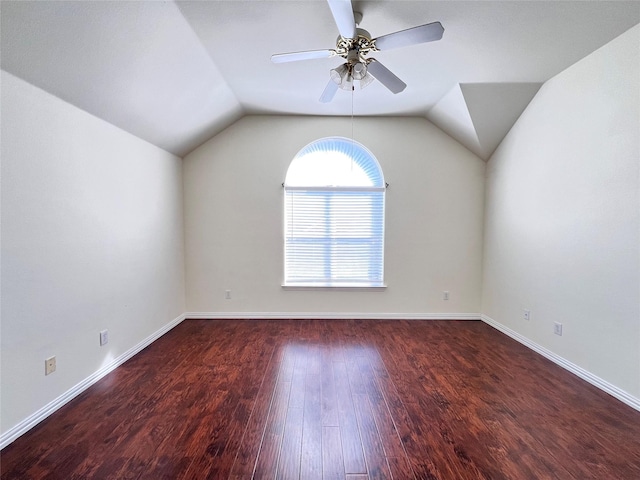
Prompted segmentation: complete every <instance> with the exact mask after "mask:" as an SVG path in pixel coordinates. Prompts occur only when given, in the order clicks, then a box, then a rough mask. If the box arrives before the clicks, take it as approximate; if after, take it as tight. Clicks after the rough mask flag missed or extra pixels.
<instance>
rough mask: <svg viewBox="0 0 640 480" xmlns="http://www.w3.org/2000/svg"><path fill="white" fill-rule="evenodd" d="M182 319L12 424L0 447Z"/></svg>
mask: <svg viewBox="0 0 640 480" xmlns="http://www.w3.org/2000/svg"><path fill="white" fill-rule="evenodd" d="M184 319H185V315H184V314H182V315H180V316H179V317H177V318H175V319H173V320H172V321H170V322H169V323H167V324H166V325H165V326H163V327H162V328H160V330H158V331H156V332H154V333H152V334H151V335H149V336H148V337H147V338H145V339H144V340H142V341H141V342H140V343H138V344H137V345H135V346H134V347H132V348H130V349H129V350H127V351H126V352H124V353H123V354H122V355H120V356H119V357H118V358H116V359H114V360H113V361H112V362H111V363H109V364H108V365H105V366H104V367H102V368H101V369H100V370H98V371H96V372H94V373H93V374H91V375H89V376H88V377H87V378H85V379H84V380H82V381H81V382H80V383H78V384H77V385H75V386H74V387H72V388H70V389H69V390H67V391H66V392H65V393H63V394H62V395H60V396H59V397H58V398H56V399H54V400H52V401H51V402H49V403H48V404H46V405H45V406H44V407H42V408H41V409H40V410H38V411H37V412H35V413H33V414H32V415H29V416H28V417H27V418H25V419H24V420H23V421H21V422H20V423H18V424H17V425H16V426H14V427H13V428H11V429H9V430H7V431H6V432H5V433H3V434H2V436H0V449H2V448H4V447H6V446H7V445H9V444H10V443H11V442H13V441H14V440H15V439H16V438H18V437H19V436H20V435H22V434H24V433H26V432H27V431H28V430H30V429H31V428H33V427H35V426H36V425H37V424H38V423H40V422H41V421H42V420H44V419H45V418H47V417H48V416H49V415H51V414H52V413H54V412H55V411H56V410H58V409H59V408H61V407H63V406H64V405H65V404H67V403H68V402H70V401H71V400H73V399H74V398H75V397H77V396H78V395H80V394H81V393H82V392H84V391H85V390H86V389H87V388H89V387H90V386H91V385H93V384H94V383H96V382H97V381H98V380H100V379H101V378H102V377H104V376H105V375H107V374H108V373H110V372H112V371H113V370H115V369H116V368H117V367H119V366H120V365H122V364H123V363H124V362H126V361H127V360H129V359H130V358H131V357H133V356H134V355H135V354H136V353H138V352H140V351H141V350H142V349H144V348H145V347H147V346H148V345H150V344H151V343H153V342H154V341H155V340H157V339H158V338H160V337H161V336H162V335H164V334H165V333H167V332H168V331H169V330H171V329H172V328H173V327H175V326H176V325H178V324H179V323H180V322H182V321H183V320H184Z"/></svg>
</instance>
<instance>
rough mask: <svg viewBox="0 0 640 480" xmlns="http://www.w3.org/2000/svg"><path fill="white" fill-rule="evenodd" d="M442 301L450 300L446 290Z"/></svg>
mask: <svg viewBox="0 0 640 480" xmlns="http://www.w3.org/2000/svg"><path fill="white" fill-rule="evenodd" d="M442 299H443V300H449V291H448V290H445V291H444V292H442Z"/></svg>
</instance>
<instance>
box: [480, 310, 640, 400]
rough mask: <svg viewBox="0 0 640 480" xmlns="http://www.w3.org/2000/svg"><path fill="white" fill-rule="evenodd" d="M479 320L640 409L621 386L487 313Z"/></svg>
mask: <svg viewBox="0 0 640 480" xmlns="http://www.w3.org/2000/svg"><path fill="white" fill-rule="evenodd" d="M481 320H482V321H483V322H485V323H487V324H489V325H491V326H492V327H493V328H495V329H496V330H500V331H501V332H502V333H504V334H505V335H508V336H509V337H511V338H513V339H514V340H516V341H517V342H520V343H521V344H523V345H524V346H526V347H529V348H530V349H531V350H533V351H534V352H537V353H539V354H540V355H542V356H543V357H545V358H547V359H549V360H551V361H552V362H553V363H555V364H557V365H560V366H561V367H562V368H564V369H565V370H568V371H569V372H571V373H573V374H574V375H577V376H578V377H580V378H581V379H583V380H585V381H587V382H589V383H590V384H592V385H594V386H596V387H598V388H599V389H600V390H603V391H604V392H606V393H608V394H609V395H611V396H613V397H615V398H617V399H618V400H620V401H621V402H623V403H626V404H627V405H629V406H630V407H632V408H634V409H636V410H638V411H640V399H639V398H636V397H634V396H633V395H631V394H629V393H627V392H625V391H624V390H622V389H621V388H618V387H616V386H615V385H612V384H611V383H609V382H607V381H606V380H603V379H601V378H600V377H598V376H596V375H594V374H593V373H591V372H589V371H587V370H585V369H584V368H582V367H579V366H578V365H576V364H575V363H572V362H570V361H569V360H567V359H565V358H563V357H561V356H560V355H557V354H555V353H553V352H552V351H551V350H547V349H546V348H545V347H543V346H541V345H538V344H537V343H535V342H533V341H531V340H529V339H528V338H527V337H525V336H523V335H521V334H519V333H518V332H516V331H514V330H511V329H510V328H509V327H506V326H504V325H502V324H501V323H499V322H496V321H495V320H494V319H492V318H491V317H488V316H487V315H484V314H483V315H481Z"/></svg>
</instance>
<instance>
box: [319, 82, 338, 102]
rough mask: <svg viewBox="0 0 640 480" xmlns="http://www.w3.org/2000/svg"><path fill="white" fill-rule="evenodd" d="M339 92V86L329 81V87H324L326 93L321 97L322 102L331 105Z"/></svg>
mask: <svg viewBox="0 0 640 480" xmlns="http://www.w3.org/2000/svg"><path fill="white" fill-rule="evenodd" d="M337 91H338V84H337V83H336V82H334V81H333V80H329V83H327V86H326V87H324V92H322V95H320V102H321V103H329V102H330V101H331V100H333V97H334V96H335V94H336V92H337Z"/></svg>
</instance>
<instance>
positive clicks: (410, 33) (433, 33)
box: [375, 22, 444, 50]
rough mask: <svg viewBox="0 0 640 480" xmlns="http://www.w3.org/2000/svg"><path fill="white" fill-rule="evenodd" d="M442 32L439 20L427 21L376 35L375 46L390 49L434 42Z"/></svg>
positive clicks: (439, 37) (380, 48) (379, 48)
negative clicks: (393, 31)
mask: <svg viewBox="0 0 640 480" xmlns="http://www.w3.org/2000/svg"><path fill="white" fill-rule="evenodd" d="M443 33H444V28H443V27H442V24H441V23H440V22H433V23H428V24H426V25H420V26H419V27H413V28H408V29H407V30H401V31H399V32H395V33H389V34H388V35H383V36H381V37H378V38H376V39H375V42H376V48H377V49H378V50H390V49H392V48H399V47H408V46H409V45H416V44H418V43H426V42H434V41H436V40H440V39H441V38H442V34H443Z"/></svg>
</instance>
